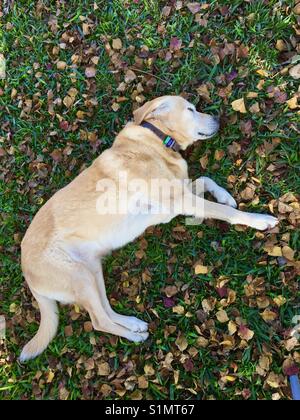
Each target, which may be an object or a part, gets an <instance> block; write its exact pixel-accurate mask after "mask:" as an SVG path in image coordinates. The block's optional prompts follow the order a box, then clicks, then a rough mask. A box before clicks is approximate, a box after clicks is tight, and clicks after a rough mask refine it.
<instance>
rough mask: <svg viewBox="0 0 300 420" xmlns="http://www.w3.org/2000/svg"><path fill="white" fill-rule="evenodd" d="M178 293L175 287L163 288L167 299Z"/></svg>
mask: <svg viewBox="0 0 300 420" xmlns="http://www.w3.org/2000/svg"><path fill="white" fill-rule="evenodd" d="M177 293H178V289H177V287H176V286H167V287H165V294H166V295H167V297H169V298H170V297H172V296H175V295H176V294H177Z"/></svg>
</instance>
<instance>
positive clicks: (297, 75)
mask: <svg viewBox="0 0 300 420" xmlns="http://www.w3.org/2000/svg"><path fill="white" fill-rule="evenodd" d="M289 74H290V76H291V77H292V78H293V79H296V80H297V79H300V64H296V66H293V67H291V68H290V69H289Z"/></svg>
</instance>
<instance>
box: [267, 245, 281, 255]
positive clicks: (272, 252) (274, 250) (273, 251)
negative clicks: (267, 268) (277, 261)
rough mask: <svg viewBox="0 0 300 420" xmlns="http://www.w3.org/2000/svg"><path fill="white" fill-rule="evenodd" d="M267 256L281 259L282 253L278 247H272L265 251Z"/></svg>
mask: <svg viewBox="0 0 300 420" xmlns="http://www.w3.org/2000/svg"><path fill="white" fill-rule="evenodd" d="M267 253H268V255H270V257H282V251H281V247H280V246H274V247H273V248H271V249H267Z"/></svg>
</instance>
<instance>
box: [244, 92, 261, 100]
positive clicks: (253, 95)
mask: <svg viewBox="0 0 300 420" xmlns="http://www.w3.org/2000/svg"><path fill="white" fill-rule="evenodd" d="M246 97H247V98H249V99H253V98H257V97H258V93H257V92H248V93H247V95H246Z"/></svg>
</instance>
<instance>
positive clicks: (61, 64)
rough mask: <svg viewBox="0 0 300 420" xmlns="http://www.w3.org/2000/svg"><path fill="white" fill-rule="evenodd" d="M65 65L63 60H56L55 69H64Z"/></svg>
mask: <svg viewBox="0 0 300 420" xmlns="http://www.w3.org/2000/svg"><path fill="white" fill-rule="evenodd" d="M66 67H67V63H66V62H65V61H58V62H57V63H56V68H57V70H64V69H65V68H66Z"/></svg>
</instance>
